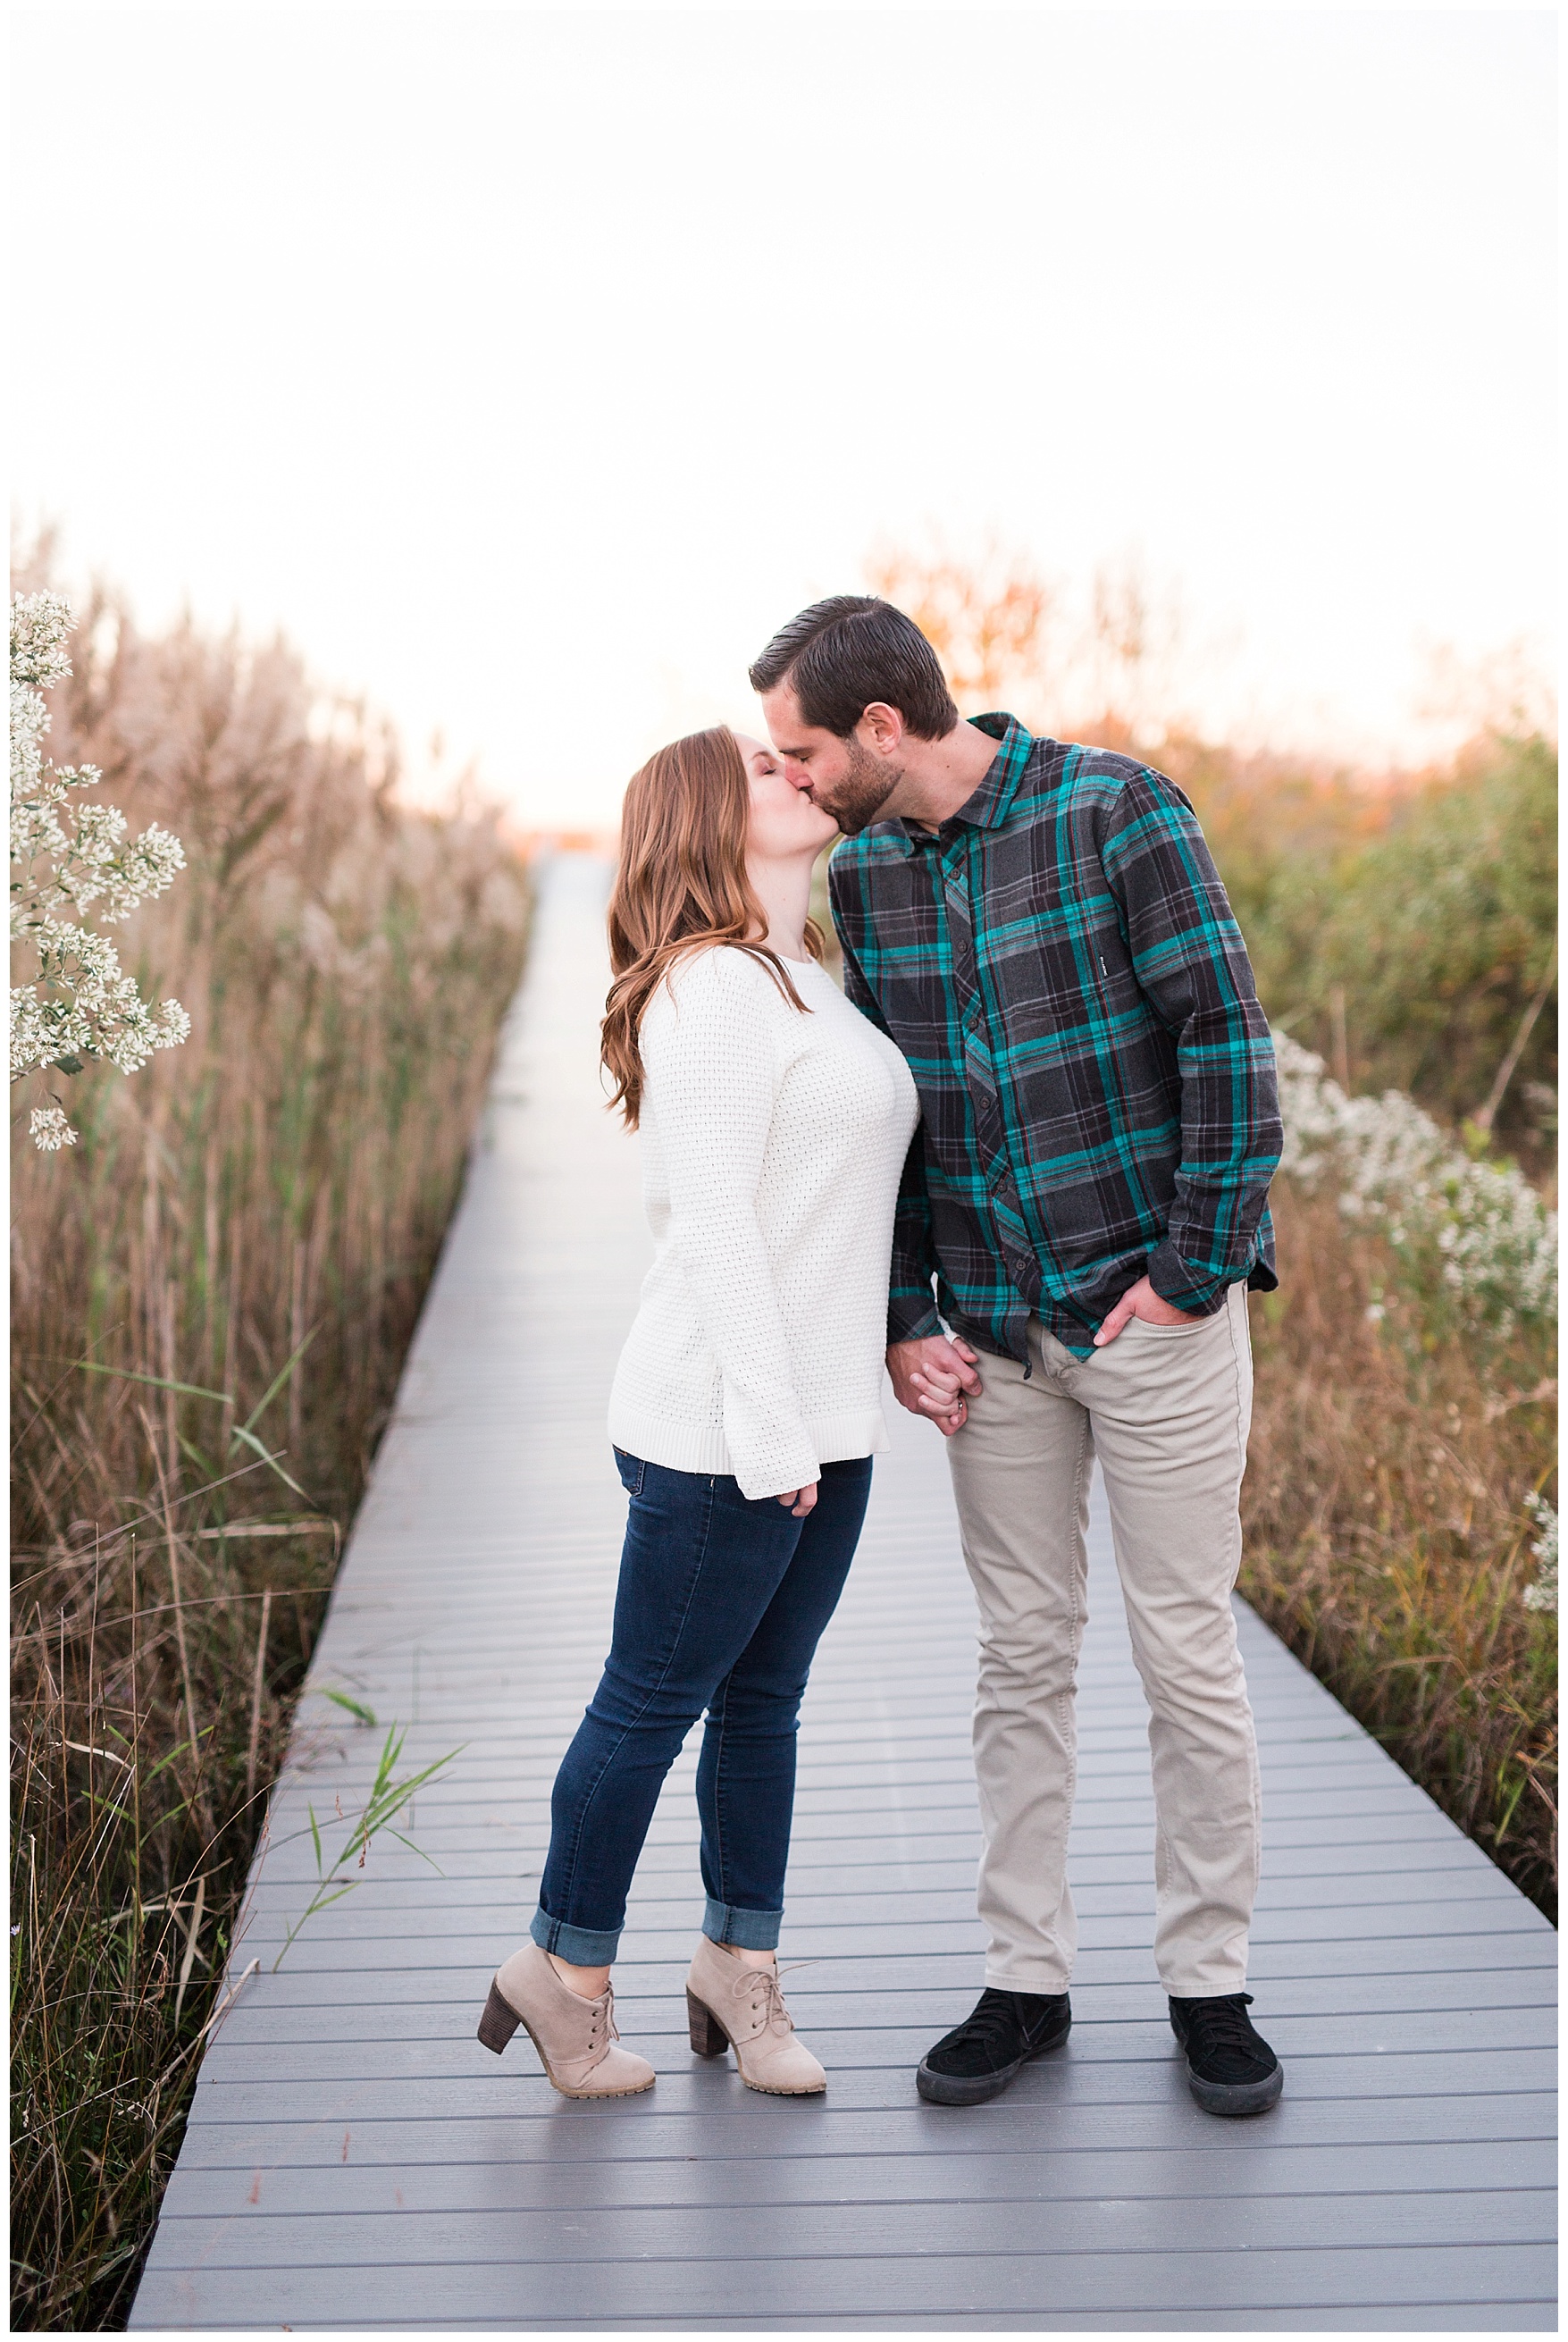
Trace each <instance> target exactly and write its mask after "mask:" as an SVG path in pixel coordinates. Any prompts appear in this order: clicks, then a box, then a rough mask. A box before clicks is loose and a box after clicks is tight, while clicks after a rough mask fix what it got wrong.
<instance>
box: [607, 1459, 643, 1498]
mask: <svg viewBox="0 0 1568 2342" xmlns="http://www.w3.org/2000/svg"><path fill="white" fill-rule="evenodd" d="M613 1453H614V1458H615V1469H616V1471H617V1472H619V1474H620V1476H621V1486H622V1487H623V1488H624V1490H625V1491H626V1494H627V1496H641V1495H642V1493H643V1481H644V1477H645V1476H646V1474H647V1469H648V1467H647V1466H646V1465H645V1464H644V1461H643V1459H642V1457H641V1456H628V1455H627V1453H626V1451H625V1449H624V1447H617V1448H615V1449H614V1451H613Z"/></svg>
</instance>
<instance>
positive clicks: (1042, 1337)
mask: <svg viewBox="0 0 1568 2342" xmlns="http://www.w3.org/2000/svg"><path fill="white" fill-rule="evenodd" d="M1029 1351H1030V1360H1031V1366H1032V1368H1033V1371H1032V1373H1031V1375H1030V1376H1029V1377H1028V1379H1027V1380H1026V1379H1025V1377H1024V1369H1023V1367H1022V1366H1017V1365H1015V1364H1014V1361H1013V1360H1012V1359H1011V1358H996V1357H985V1356H983V1357H982V1358H981V1360H980V1366H979V1372H980V1376H981V1379H982V1381H983V1382H984V1391H983V1393H982V1395H981V1396H980V1397H979V1398H977V1399H972V1400H971V1401H970V1406H969V1420H968V1423H967V1424H966V1426H964V1429H963V1430H962V1431H960V1432H959V1433H958V1434H957V1435H956V1436H955V1437H954V1438H953V1439H952V1440H951V1441H950V1442H949V1443H948V1457H949V1461H950V1463H951V1465H952V1467H953V1485H954V1492H955V1494H956V1496H957V1499H958V1516H959V1521H960V1524H961V1526H962V1529H963V1535H964V1559H965V1561H966V1562H967V1563H968V1565H969V1574H970V1576H971V1577H972V1578H973V1580H974V1591H975V1595H976V1596H977V1598H978V1601H979V1604H980V1622H981V1624H980V1681H979V1688H978V1692H977V1695H976V1698H975V1706H974V1769H975V1774H976V1777H977V1779H978V1782H979V1787H980V1818H981V1827H982V1832H983V1835H984V1852H983V1853H982V1856H981V1862H980V1887H979V1906H980V1916H981V1918H982V1919H983V1920H984V1923H985V1926H986V1928H987V1929H988V1931H989V1934H990V1947H989V1950H988V1953H987V1957H986V1967H985V1980H986V1982H987V1984H990V1985H997V1986H1000V1987H1003V1988H1004V1990H1008V1991H1012V1992H1031V1993H1054V1992H1064V1991H1065V1990H1066V1987H1067V1984H1068V1980H1069V1978H1070V1977H1071V1975H1072V1972H1073V1959H1074V1953H1075V1952H1076V1950H1077V1946H1078V1923H1077V1916H1076V1914H1075V1912H1074V1907H1073V1897H1072V1892H1071V1889H1070V1888H1069V1887H1068V1885H1067V1876H1066V1854H1067V1832H1068V1828H1069V1826H1070V1824H1071V1822H1072V1818H1073V1792H1074V1782H1075V1776H1076V1767H1077V1746H1076V1733H1075V1727H1074V1684H1075V1678H1076V1673H1077V1664H1078V1649H1079V1645H1080V1643H1081V1642H1082V1640H1083V1635H1084V1616H1085V1608H1084V1593H1085V1586H1086V1580H1087V1549H1086V1545H1085V1533H1086V1531H1087V1527H1088V1518H1089V1473H1090V1466H1091V1464H1092V1462H1093V1459H1094V1456H1096V1455H1098V1456H1099V1459H1100V1468H1101V1471H1102V1473H1103V1475H1104V1482H1105V1493H1106V1496H1107V1497H1108V1498H1109V1500H1110V1507H1111V1523H1112V1528H1113V1532H1114V1539H1115V1549H1116V1567H1117V1570H1118V1572H1119V1574H1120V1576H1121V1580H1122V1596H1123V1599H1124V1602H1125V1604H1126V1610H1127V1624H1128V1626H1129V1628H1130V1629H1131V1632H1132V1638H1133V1656H1134V1660H1135V1661H1136V1664H1137V1668H1138V1673H1139V1675H1140V1676H1141V1677H1142V1678H1143V1684H1144V1694H1145V1696H1146V1697H1147V1699H1148V1703H1149V1747H1150V1752H1151V1755H1152V1757H1153V1760H1154V1811H1155V1839H1154V1884H1155V1919H1154V1961H1155V1966H1156V1967H1157V1968H1158V1971H1159V1976H1160V1981H1161V1983H1162V1985H1163V1986H1164V1988H1165V1990H1166V1991H1167V1992H1168V1993H1174V1994H1176V1995H1177V1996H1178V1997H1183V1998H1190V1997H1197V1996H1200V1995H1203V1994H1206V1993H1224V1992H1239V1991H1241V1989H1242V1988H1243V1986H1244V1984H1245V1982H1246V1961H1247V1929H1248V1927H1249V1925H1250V1923H1251V1919H1252V1911H1253V1896H1254V1894H1255V1892H1256V1888H1257V1877H1258V1852H1259V1821H1260V1815H1259V1794H1258V1758H1257V1744H1256V1741H1255V1739H1254V1736H1253V1712H1252V1709H1251V1707H1250V1706H1249V1705H1248V1701H1247V1691H1246V1684H1245V1681H1244V1679H1243V1673H1242V1661H1241V1654H1240V1652H1239V1651H1238V1649H1237V1647H1236V1630H1235V1621H1234V1618H1233V1615H1232V1611H1231V1602H1230V1596H1231V1588H1232V1586H1233V1585H1234V1583H1235V1578H1236V1571H1237V1568H1238V1566H1239V1565H1240V1561H1241V1521H1240V1517H1239V1515H1238V1512H1237V1498H1238V1496H1239V1493H1240V1489H1241V1481H1242V1473H1243V1467H1244V1466H1245V1462H1246V1440H1247V1429H1248V1425H1249V1422H1250V1419H1251V1414H1252V1391H1253V1371H1252V1349H1251V1345H1250V1343H1249V1340H1248V1336H1247V1317H1246V1296H1245V1294H1244V1293H1243V1290H1242V1288H1241V1287H1240V1286H1233V1288H1232V1289H1231V1292H1230V1293H1229V1295H1228V1296H1227V1298H1226V1303H1225V1306H1224V1307H1223V1309H1221V1310H1220V1311H1219V1312H1218V1314H1217V1315H1216V1316H1213V1317H1202V1318H1198V1319H1196V1320H1195V1321H1194V1322H1193V1324H1192V1325H1190V1326H1170V1327H1165V1326H1150V1325H1146V1324H1144V1322H1143V1320H1141V1319H1139V1318H1134V1319H1133V1320H1132V1322H1131V1323H1130V1324H1129V1325H1127V1326H1124V1328H1123V1330H1122V1332H1121V1333H1120V1334H1119V1335H1118V1336H1117V1337H1116V1339H1115V1340H1114V1342H1111V1343H1108V1344H1107V1345H1106V1346H1105V1348H1104V1349H1103V1350H1097V1351H1096V1352H1095V1353H1094V1356H1093V1357H1092V1358H1088V1359H1082V1358H1075V1357H1074V1355H1073V1353H1072V1352H1071V1351H1070V1350H1067V1349H1064V1347H1063V1346H1062V1344H1061V1343H1060V1342H1058V1341H1057V1340H1056V1339H1055V1337H1054V1335H1051V1334H1048V1333H1046V1332H1045V1331H1044V1327H1043V1326H1041V1325H1040V1323H1039V1321H1038V1319H1031V1321H1030V1326H1029Z"/></svg>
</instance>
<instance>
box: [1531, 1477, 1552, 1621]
mask: <svg viewBox="0 0 1568 2342" xmlns="http://www.w3.org/2000/svg"><path fill="white" fill-rule="evenodd" d="M1524 1507H1525V1510H1526V1511H1527V1512H1530V1513H1533V1514H1534V1516H1535V1526H1536V1527H1537V1528H1538V1529H1539V1530H1540V1532H1541V1534H1540V1536H1538V1537H1537V1538H1536V1539H1535V1542H1534V1543H1533V1545H1532V1546H1531V1548H1530V1550H1531V1552H1532V1553H1533V1555H1534V1556H1535V1559H1536V1560H1537V1561H1538V1562H1539V1563H1540V1565H1541V1574H1540V1576H1538V1577H1537V1578H1536V1580H1535V1582H1534V1584H1533V1586H1526V1587H1525V1589H1524V1607H1525V1608H1526V1610H1548V1611H1550V1612H1551V1613H1552V1614H1553V1616H1556V1611H1557V1514H1556V1509H1555V1507H1554V1506H1551V1505H1549V1504H1548V1503H1547V1501H1546V1499H1545V1497H1544V1496H1536V1495H1535V1494H1534V1492H1533V1491H1532V1493H1531V1494H1530V1495H1529V1496H1526V1497H1525V1499H1524Z"/></svg>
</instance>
